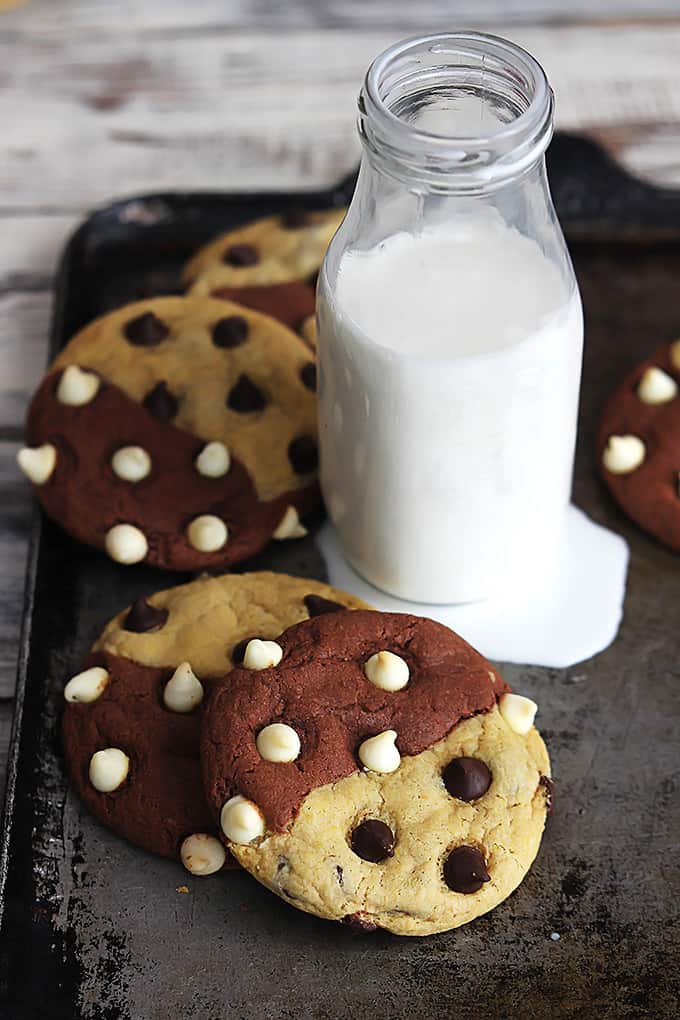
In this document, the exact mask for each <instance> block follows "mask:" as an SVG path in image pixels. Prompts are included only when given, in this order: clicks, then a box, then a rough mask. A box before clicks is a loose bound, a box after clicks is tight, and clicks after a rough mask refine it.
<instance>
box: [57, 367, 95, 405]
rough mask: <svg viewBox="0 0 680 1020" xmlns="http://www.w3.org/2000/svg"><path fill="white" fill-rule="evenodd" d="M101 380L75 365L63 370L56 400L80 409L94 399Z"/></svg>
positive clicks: (92, 373)
mask: <svg viewBox="0 0 680 1020" xmlns="http://www.w3.org/2000/svg"><path fill="white" fill-rule="evenodd" d="M100 385H101V380H100V378H99V376H98V375H95V374H94V372H87V371H85V370H84V369H82V368H78V366H77V365H69V366H68V367H67V368H65V369H64V371H63V373H62V376H61V379H60V380H59V385H58V386H57V400H58V401H59V402H60V403H62V404H69V405H70V406H71V407H82V406H83V404H89V403H90V401H91V400H92V399H93V398H94V397H96V395H97V392H98V390H99V387H100Z"/></svg>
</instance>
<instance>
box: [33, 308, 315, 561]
mask: <svg viewBox="0 0 680 1020" xmlns="http://www.w3.org/2000/svg"><path fill="white" fill-rule="evenodd" d="M314 387H315V366H314V363H313V360H312V357H311V355H310V352H309V349H308V347H307V346H306V345H305V344H304V343H303V341H302V340H300V338H299V337H297V336H296V335H295V334H294V333H293V332H292V331H291V330H289V329H287V328H286V327H285V326H283V325H281V323H279V322H276V321H275V320H274V319H272V318H270V317H268V316H265V315H261V314H259V313H257V312H253V311H251V310H249V309H247V308H243V307H241V306H239V305H235V304H230V303H229V302H225V301H220V300H217V299H213V298H207V297H204V298H199V297H185V298H182V297H165V298H156V299H152V300H148V301H140V302H137V303H135V304H132V305H127V306H126V307H124V308H120V309H117V310H116V311H114V312H111V313H110V314H108V315H105V316H103V317H102V318H100V319H97V320H96V321H94V322H92V323H91V324H90V325H89V326H87V327H86V328H85V329H83V330H82V331H81V332H80V333H78V335H77V336H75V337H74V338H73V339H72V340H71V341H70V343H69V344H68V345H67V346H66V348H65V349H64V350H63V351H62V352H61V354H60V355H59V357H58V358H57V359H56V361H55V362H54V364H53V365H52V366H51V368H50V370H49V371H48V373H47V376H46V377H45V379H44V380H43V382H42V384H41V385H40V387H39V388H38V391H37V393H36V394H35V396H34V398H33V401H32V403H31V407H30V410H29V414H28V423H27V428H26V432H27V441H28V446H27V447H26V448H25V449H24V450H22V451H21V452H20V454H19V464H20V466H21V467H22V469H23V470H24V472H25V473H26V474H27V476H28V477H29V478H30V480H31V481H32V482H33V484H34V487H35V492H36V494H37V496H38V498H39V500H40V502H41V503H42V505H43V507H44V509H45V510H46V512H47V513H48V514H49V515H50V517H52V518H53V519H54V520H55V521H57V522H58V523H59V524H61V525H62V527H63V528H64V529H65V530H66V531H68V532H69V533H70V534H71V535H73V536H74V537H75V538H77V539H79V540H80V541H82V542H85V543H88V544H90V545H94V546H97V547H98V548H100V549H103V550H105V551H106V552H107V553H108V554H109V556H111V558H112V559H114V560H116V561H117V562H119V563H137V562H140V561H142V560H144V561H146V562H148V563H151V564H153V565H154V566H157V567H163V568H165V569H168V570H201V569H205V568H223V567H226V566H228V565H230V564H233V563H237V562H239V561H240V560H243V559H245V558H247V557H248V556H252V555H253V554H254V553H256V552H258V551H259V550H260V549H262V548H263V546H265V545H266V544H267V542H269V540H270V539H272V538H275V539H288V538H295V537H298V536H300V535H304V534H305V529H304V526H303V525H302V523H301V520H300V518H301V517H303V516H304V515H305V514H306V513H307V512H309V511H310V510H312V509H314V508H315V507H316V506H317V505H318V504H319V499H320V497H319V491H318V485H317V478H316V471H317V440H316V395H315V393H314Z"/></svg>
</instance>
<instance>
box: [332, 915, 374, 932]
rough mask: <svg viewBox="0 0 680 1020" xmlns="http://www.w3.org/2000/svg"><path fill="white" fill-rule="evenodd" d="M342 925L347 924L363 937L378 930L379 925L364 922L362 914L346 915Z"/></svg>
mask: <svg viewBox="0 0 680 1020" xmlns="http://www.w3.org/2000/svg"><path fill="white" fill-rule="evenodd" d="M340 923H341V924H346V925H347V927H348V928H351V930H352V931H355V932H360V933H361V934H362V935H363V934H368V933H369V932H372V931H377V930H378V925H377V924H374V923H373V921H366V920H364V918H363V917H362V916H361V914H345V916H344V917H343V918H342V920H341V921H340Z"/></svg>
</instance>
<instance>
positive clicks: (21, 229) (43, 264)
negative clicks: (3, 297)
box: [0, 214, 80, 294]
mask: <svg viewBox="0 0 680 1020" xmlns="http://www.w3.org/2000/svg"><path fill="white" fill-rule="evenodd" d="M79 222H80V216H79V215H65V216H64V215H56V216H46V215H44V214H42V215H40V214H35V215H32V216H30V215H29V216H21V215H19V216H10V217H5V218H3V219H2V220H0V294H7V293H8V292H9V291H36V290H49V288H50V287H51V286H52V280H53V278H54V271H55V268H56V265H57V261H58V259H59V256H60V254H61V251H62V248H63V247H64V244H65V243H66V240H67V239H68V237H69V236H70V235H71V233H72V232H73V231H74V230H75V228H76V227H77V226H78V223H79Z"/></svg>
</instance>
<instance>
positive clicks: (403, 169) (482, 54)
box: [359, 32, 553, 191]
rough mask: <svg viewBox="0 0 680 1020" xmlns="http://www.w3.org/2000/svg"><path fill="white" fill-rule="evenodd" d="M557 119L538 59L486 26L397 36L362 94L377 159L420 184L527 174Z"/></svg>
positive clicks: (482, 181) (365, 132)
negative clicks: (488, 31)
mask: <svg viewBox="0 0 680 1020" xmlns="http://www.w3.org/2000/svg"><path fill="white" fill-rule="evenodd" d="M552 119H553V94H552V90H551V88H550V86H549V84H548V80H547V78H546V75H545V72H544V70H543V68H542V67H541V65H540V64H539V63H538V61H537V60H535V59H534V57H532V56H531V54H530V53H527V51H526V50H524V49H522V48H521V47H520V46H516V45H515V44H514V43H511V42H508V41H507V40H506V39H501V38H500V37H498V36H493V35H487V34H485V33H481V32H451V33H445V34H441V35H430V36H421V37H417V38H414V39H406V40H404V41H402V42H399V43H396V44H395V45H394V46H391V47H390V48H389V49H387V50H385V51H384V52H383V53H381V54H380V56H378V57H376V59H375V60H374V61H373V63H372V64H371V66H370V67H369V69H368V72H367V74H366V78H365V80H364V85H363V88H362V90H361V93H360V96H359V133H360V135H361V138H362V141H363V143H364V145H365V147H366V148H367V150H368V152H369V155H370V156H371V158H372V159H373V160H374V161H376V162H378V163H379V164H380V165H381V166H382V169H384V170H385V171H386V172H388V173H391V175H392V176H395V177H399V178H401V179H407V180H408V181H409V182H410V183H411V184H413V185H414V186H417V184H418V183H420V184H421V185H422V187H423V189H424V190H428V189H432V190H439V191H448V190H459V189H461V188H463V189H466V188H472V189H479V188H488V187H493V186H494V185H496V184H500V183H503V182H505V181H507V180H508V179H509V178H511V177H514V176H517V175H519V174H521V173H522V172H523V171H524V170H525V169H526V168H527V167H529V166H531V165H532V164H533V163H535V162H536V160H537V159H538V158H539V157H540V156H542V154H543V153H544V151H545V149H546V147H547V145H548V142H549V141H550V138H551V135H552Z"/></svg>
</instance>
